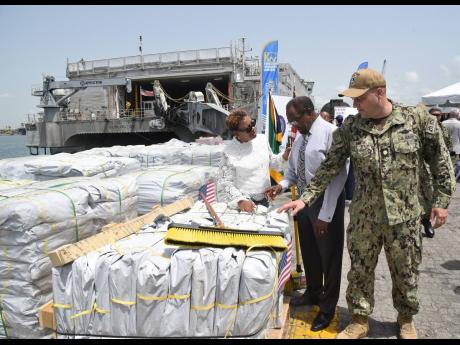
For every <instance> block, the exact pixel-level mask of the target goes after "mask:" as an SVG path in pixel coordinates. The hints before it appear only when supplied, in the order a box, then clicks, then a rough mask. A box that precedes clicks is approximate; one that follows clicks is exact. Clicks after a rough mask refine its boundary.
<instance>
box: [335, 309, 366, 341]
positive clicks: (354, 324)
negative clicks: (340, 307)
mask: <svg viewBox="0 0 460 345" xmlns="http://www.w3.org/2000/svg"><path fill="white" fill-rule="evenodd" d="M368 332H369V323H368V321H367V316H364V315H357V314H356V315H353V316H352V318H351V322H350V323H349V324H348V326H347V327H345V329H344V330H343V331H342V332H340V333H339V334H337V337H336V339H359V338H364V337H366V336H367V333H368Z"/></svg>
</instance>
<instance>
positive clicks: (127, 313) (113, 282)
mask: <svg viewBox="0 0 460 345" xmlns="http://www.w3.org/2000/svg"><path fill="white" fill-rule="evenodd" d="M201 206H202V203H201V202H198V203H196V204H195V206H194V210H193V209H192V210H191V211H189V212H187V213H183V214H178V215H175V216H172V217H171V218H172V220H173V221H177V219H181V220H184V217H186V216H187V214H188V213H191V212H192V211H194V212H195V213H198V212H199V211H200V210H201ZM273 212H276V211H274V210H270V211H269V212H268V213H267V212H265V216H266V217H265V218H266V220H267V222H268V223H267V224H265V226H270V224H269V219H270V217H269V216H267V215H270V213H273ZM189 216H191V214H189ZM259 216H260V215H259ZM253 217H256V216H253ZM236 218H238V215H236ZM254 219H255V218H252V220H254ZM250 220H251V219H249V220H248V219H246V218H244V219H243V220H241V223H244V224H248V223H249V222H250ZM168 224H169V220H165V219H163V220H158V224H154V225H152V226H151V227H147V228H144V229H143V230H141V231H140V232H139V233H137V234H133V235H131V236H129V237H128V238H125V239H123V240H119V241H117V242H115V243H114V244H112V245H108V246H106V247H104V248H101V249H100V250H98V251H95V252H93V253H96V255H97V256H98V258H93V259H91V260H90V259H89V258H83V257H81V258H79V259H77V260H76V261H75V262H74V263H73V264H68V265H66V266H64V267H62V268H56V269H53V270H54V273H53V279H55V280H56V282H53V284H54V286H55V289H58V290H55V291H54V298H55V301H56V300H57V301H60V303H62V304H63V306H67V305H70V306H71V308H70V310H64V309H63V310H61V311H60V313H61V314H60V316H59V318H58V319H57V320H59V321H57V323H58V324H57V326H58V332H61V333H64V332H69V333H71V334H72V332H71V331H69V330H71V329H74V331H75V333H77V334H79V335H86V336H93V337H98V336H106V337H111V336H126V337H129V336H146V337H198V336H219V337H222V336H238V337H248V336H252V337H263V336H264V335H265V332H264V330H266V329H267V328H268V327H269V326H270V325H271V316H272V315H273V312H274V311H275V306H276V302H277V301H278V298H279V296H278V294H277V291H275V290H276V287H277V274H278V272H277V265H278V257H277V256H278V255H275V253H273V252H272V251H270V250H260V249H258V250H247V251H246V250H243V249H236V248H233V247H227V248H224V249H222V248H208V247H202V248H196V249H191V248H187V247H177V246H168V245H165V244H164V242H163V237H164V235H165V233H166V229H167V225H168ZM234 224H238V219H236V220H235V221H234ZM271 225H273V224H271ZM280 230H283V231H284V228H283V229H280ZM93 253H90V254H88V255H87V256H90V255H92V254H93ZM69 266H71V267H72V269H71V271H72V275H73V276H74V275H75V274H76V273H75V272H79V273H78V275H79V276H80V277H85V278H84V279H83V280H79V283H78V284H75V281H76V280H75V278H74V277H72V278H71V279H69V278H67V281H69V280H70V281H72V282H73V283H71V284H70V285H72V287H71V289H72V290H82V289H88V290H89V289H91V288H92V289H94V293H91V292H90V291H79V292H75V291H74V292H73V293H71V294H69V293H68V292H66V291H67V289H68V285H66V284H63V283H61V282H63V281H66V278H65V276H66V275H68V274H69V273H68V271H66V269H65V267H69ZM76 266H79V267H78V268H77V267H76ZM60 275H62V277H61V276H60ZM92 281H94V284H93V283H92ZM66 296H67V297H68V296H73V298H87V301H78V302H77V301H75V300H66ZM82 296H86V297H82ZM61 301H62V302H61ZM76 305H79V306H80V307H79V308H75V306H76ZM91 305H92V306H93V307H91ZM84 308H86V309H84ZM63 317H65V318H66V320H62V318H63ZM77 318H82V320H81V324H82V325H84V326H83V327H82V328H81V329H78V332H77V328H76V325H77V323H75V320H76V319H77ZM88 320H89V323H88V322H87V321H88ZM59 322H61V323H62V326H61V325H59ZM72 322H74V323H73V324H72ZM72 327H73V328H72ZM66 330H67V331H66Z"/></svg>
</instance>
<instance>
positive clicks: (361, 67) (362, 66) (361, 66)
mask: <svg viewBox="0 0 460 345" xmlns="http://www.w3.org/2000/svg"><path fill="white" fill-rule="evenodd" d="M367 66H368V64H367V61H364V62H363V63H361V65H359V66H358V69H357V71H359V70H360V69H365V68H367Z"/></svg>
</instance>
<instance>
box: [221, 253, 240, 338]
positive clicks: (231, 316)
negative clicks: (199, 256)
mask: <svg viewBox="0 0 460 345" xmlns="http://www.w3.org/2000/svg"><path fill="white" fill-rule="evenodd" d="M245 257H246V254H245V251H244V250H242V249H236V248H233V247H227V248H225V249H224V250H223V251H222V252H221V253H220V254H219V260H218V267H217V271H218V275H217V283H216V311H215V317H214V335H216V336H219V337H225V336H228V335H232V334H233V325H234V322H235V316H236V315H235V313H236V311H237V306H238V294H239V285H240V277H241V270H242V268H243V262H244V259H245ZM224 301H225V303H224Z"/></svg>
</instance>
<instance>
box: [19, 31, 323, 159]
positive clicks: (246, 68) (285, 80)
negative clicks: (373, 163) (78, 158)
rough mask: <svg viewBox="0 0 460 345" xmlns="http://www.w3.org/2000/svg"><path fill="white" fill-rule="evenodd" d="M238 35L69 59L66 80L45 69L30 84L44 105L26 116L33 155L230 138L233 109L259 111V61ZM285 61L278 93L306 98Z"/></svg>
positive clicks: (303, 84)
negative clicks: (198, 44)
mask: <svg viewBox="0 0 460 345" xmlns="http://www.w3.org/2000/svg"><path fill="white" fill-rule="evenodd" d="M247 51H248V50H246V47H245V41H244V39H241V40H239V41H238V42H237V44H230V45H229V46H227V47H220V48H210V49H198V50H187V51H175V52H168V53H157V54H147V55H137V56H126V57H117V58H108V59H102V60H85V59H80V60H79V61H77V62H67V68H66V77H67V78H68V80H67V81H57V80H55V78H54V77H52V76H45V77H44V79H43V83H42V84H41V85H38V86H33V87H32V95H34V96H38V97H40V105H39V107H41V108H43V112H41V113H39V114H37V115H35V116H33V117H32V118H31V117H30V116H29V120H28V121H27V123H26V125H25V128H26V136H27V138H26V139H27V140H26V146H27V147H29V150H30V153H31V154H38V153H39V150H40V149H44V150H45V152H46V150H47V149H48V150H49V152H50V153H58V152H69V153H73V152H78V151H82V150H87V149H91V148H93V147H107V146H113V145H136V144H144V145H150V144H154V143H161V142H166V141H168V140H170V139H172V138H178V139H180V140H182V141H186V142H190V141H193V140H195V139H197V138H199V137H201V136H217V135H219V136H221V137H223V138H228V137H229V136H230V133H228V131H227V129H226V127H225V118H226V116H227V115H228V114H229V112H230V111H232V110H233V109H236V108H240V109H243V110H245V111H247V112H248V113H249V114H250V115H251V116H252V117H253V118H257V117H258V114H259V113H260V107H261V98H262V94H261V61H260V59H259V58H258V57H257V56H255V57H253V56H246V53H247ZM313 85H314V82H313V81H306V80H304V79H302V78H300V76H299V75H298V74H297V72H296V71H295V70H294V68H293V67H292V66H291V65H290V64H289V63H278V95H282V96H292V95H293V93H294V92H295V94H296V95H306V96H310V97H311V93H312V89H313Z"/></svg>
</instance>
